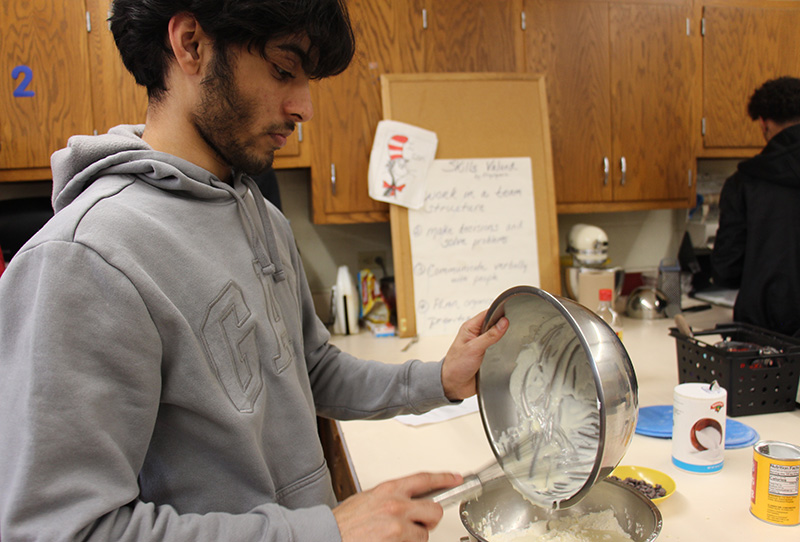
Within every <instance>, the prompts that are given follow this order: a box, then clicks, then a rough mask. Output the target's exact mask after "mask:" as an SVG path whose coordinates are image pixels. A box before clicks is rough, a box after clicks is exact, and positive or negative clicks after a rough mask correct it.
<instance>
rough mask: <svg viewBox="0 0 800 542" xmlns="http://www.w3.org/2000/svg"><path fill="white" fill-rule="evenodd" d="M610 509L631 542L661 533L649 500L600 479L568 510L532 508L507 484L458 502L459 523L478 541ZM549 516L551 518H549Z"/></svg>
mask: <svg viewBox="0 0 800 542" xmlns="http://www.w3.org/2000/svg"><path fill="white" fill-rule="evenodd" d="M608 509H611V510H613V511H614V516H615V517H616V519H617V522H618V523H619V524H620V527H622V529H623V530H624V531H625V532H626V533H628V534H629V535H630V537H631V539H632V540H633V541H634V542H652V541H653V540H655V539H656V538H657V537H658V535H659V533H660V532H661V525H662V519H661V512H659V510H658V508H657V507H656V505H654V504H653V503H652V502H650V499H648V498H647V497H645V496H644V495H642V494H641V493H639V492H638V491H637V490H635V489H633V488H631V487H629V486H627V485H625V484H624V483H622V482H618V481H615V480H603V481H602V482H598V483H597V484H595V485H594V487H592V490H591V491H589V493H587V494H586V497H585V498H584V499H583V500H581V502H580V503H578V504H576V505H575V506H574V507H572V508H570V509H568V510H553V511H551V510H547V509H544V508H540V507H538V506H534V505H532V504H531V503H530V502H528V501H526V500H525V499H524V498H523V497H522V496H521V495H520V494H519V493H518V492H516V491H514V489H513V488H512V487H511V485H510V484H509V483H508V481H506V480H503V479H500V480H496V481H494V482H492V483H491V484H488V485H487V487H486V488H485V489H484V492H483V495H481V497H480V498H478V499H473V500H469V501H465V502H463V503H461V508H460V512H461V522H462V523H463V524H464V527H466V529H467V531H469V533H470V534H471V535H472V536H473V537H474V538H475V539H477V540H478V541H480V542H487V541H489V540H491V538H490V535H491V534H500V533H506V532H512V531H522V530H524V529H526V528H527V527H528V526H529V525H530V524H531V523H533V522H536V521H541V520H548V519H550V518H551V517H553V518H560V517H565V516H573V515H585V514H589V513H592V512H602V511H604V510H608ZM551 514H552V516H551Z"/></svg>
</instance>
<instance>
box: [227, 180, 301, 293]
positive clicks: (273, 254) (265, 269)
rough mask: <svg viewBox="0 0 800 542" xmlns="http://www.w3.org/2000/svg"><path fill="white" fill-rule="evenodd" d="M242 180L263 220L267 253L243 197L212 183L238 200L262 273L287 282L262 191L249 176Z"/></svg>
mask: <svg viewBox="0 0 800 542" xmlns="http://www.w3.org/2000/svg"><path fill="white" fill-rule="evenodd" d="M241 180H242V182H243V183H244V185H245V186H246V187H247V188H248V189H249V190H250V192H252V193H253V199H254V200H255V204H256V210H257V211H258V216H259V218H260V219H261V225H262V231H263V232H264V239H265V240H266V243H267V250H266V251H265V250H264V246H263V245H262V244H261V242H260V240H259V236H258V233H257V231H256V225H255V222H254V220H253V218H252V217H251V216H250V213H249V212H248V211H247V207H246V205H245V202H244V199H242V197H241V196H240V195H239V194H238V193H237V192H236V190H235V189H234V188H233V187H232V186H230V185H228V184H227V183H223V182H214V181H212V184H213V185H214V186H217V187H219V188H224V189H225V190H227V191H228V192H229V193H230V194H231V195H232V196H233V198H234V199H235V200H236V204H237V205H238V207H239V213H240V214H241V215H242V221H243V222H245V223H246V224H247V226H248V227H249V230H250V232H249V238H250V246H251V248H252V250H253V253H254V254H255V256H256V258H257V259H258V263H259V266H260V267H261V272H262V273H263V274H265V275H272V280H274V281H275V282H281V281H283V280H286V274H285V272H284V270H283V263H282V262H281V258H280V255H279V253H278V243H277V242H276V241H275V235H274V233H273V229H272V221H271V220H270V219H269V211H268V210H267V205H266V203H264V198H263V197H262V196H261V191H260V190H259V188H258V186H257V185H256V184H255V181H253V180H252V179H251V178H250V177H248V176H247V175H242V176H241ZM267 252H269V254H267Z"/></svg>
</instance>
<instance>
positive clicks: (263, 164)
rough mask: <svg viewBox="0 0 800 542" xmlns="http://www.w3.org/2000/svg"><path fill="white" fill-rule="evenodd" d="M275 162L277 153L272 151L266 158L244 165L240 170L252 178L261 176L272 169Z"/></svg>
mask: <svg viewBox="0 0 800 542" xmlns="http://www.w3.org/2000/svg"><path fill="white" fill-rule="evenodd" d="M274 161H275V151H270V153H269V154H268V155H267V156H266V157H263V158H261V159H260V160H258V161H250V162H248V163H247V164H242V165H241V166H240V167H239V168H237V169H239V170H240V171H242V172H244V173H247V174H248V175H250V176H251V177H252V176H253V175H260V174H261V173H264V171H266V170H267V169H269V168H271V167H272V164H273V162H274Z"/></svg>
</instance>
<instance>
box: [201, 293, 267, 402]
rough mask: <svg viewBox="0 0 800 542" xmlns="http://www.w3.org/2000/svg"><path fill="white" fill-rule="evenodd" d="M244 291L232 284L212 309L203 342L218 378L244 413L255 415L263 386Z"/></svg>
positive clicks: (207, 315) (209, 310) (210, 307)
mask: <svg viewBox="0 0 800 542" xmlns="http://www.w3.org/2000/svg"><path fill="white" fill-rule="evenodd" d="M250 315H251V312H250V309H249V308H248V307H247V304H246V303H245V301H244V296H243V295H242V291H241V290H240V289H239V288H238V287H237V286H236V285H235V284H233V283H232V282H229V283H228V284H227V285H226V286H225V288H224V289H223V290H222V293H220V295H219V296H218V297H217V298H216V299H215V300H214V301H213V302H212V303H211V305H210V306H209V308H208V313H207V314H206V317H205V320H204V321H203V327H202V339H203V342H204V343H205V347H206V351H207V352H208V354H209V356H210V358H211V364H212V366H213V367H214V370H215V371H216V373H217V378H218V379H219V381H220V382H221V383H222V386H223V388H225V391H226V393H227V394H228V397H230V399H231V401H232V402H233V404H234V405H235V406H236V408H237V409H239V411H240V412H252V411H253V405H254V403H255V400H256V398H257V397H258V394H259V393H260V392H261V388H262V386H263V382H262V380H261V370H260V367H259V356H258V350H257V347H256V326H255V323H254V322H252V321H250Z"/></svg>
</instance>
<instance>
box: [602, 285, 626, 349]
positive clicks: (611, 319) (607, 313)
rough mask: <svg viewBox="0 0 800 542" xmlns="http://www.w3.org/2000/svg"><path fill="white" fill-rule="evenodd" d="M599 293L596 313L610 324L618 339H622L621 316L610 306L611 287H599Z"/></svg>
mask: <svg viewBox="0 0 800 542" xmlns="http://www.w3.org/2000/svg"><path fill="white" fill-rule="evenodd" d="M599 295H600V304H599V305H598V306H597V311H596V312H597V315H598V316H599V317H600V318H602V319H603V320H605V322H606V323H607V324H608V325H609V326H611V329H613V330H614V333H616V334H617V337H619V340H622V318H621V317H620V315H619V314H617V311H615V310H614V308H613V307H612V306H611V298H612V294H611V289H610V288H601V289H600V294H599Z"/></svg>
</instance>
